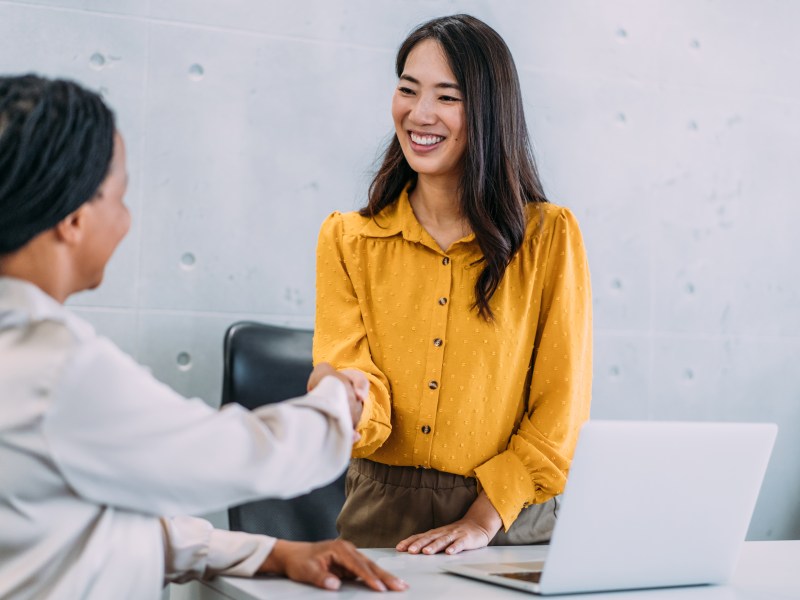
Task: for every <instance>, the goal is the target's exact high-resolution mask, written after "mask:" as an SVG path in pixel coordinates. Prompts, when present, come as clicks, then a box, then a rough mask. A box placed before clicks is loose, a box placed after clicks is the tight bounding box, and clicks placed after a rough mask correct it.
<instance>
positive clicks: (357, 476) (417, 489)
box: [336, 458, 559, 548]
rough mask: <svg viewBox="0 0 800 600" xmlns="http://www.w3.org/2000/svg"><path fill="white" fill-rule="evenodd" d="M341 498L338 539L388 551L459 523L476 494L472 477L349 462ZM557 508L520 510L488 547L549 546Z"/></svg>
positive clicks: (554, 501)
mask: <svg viewBox="0 0 800 600" xmlns="http://www.w3.org/2000/svg"><path fill="white" fill-rule="evenodd" d="M345 494H346V500H345V503H344V507H343V508H342V512H341V513H340V514H339V518H338V519H337V520H336V527H337V529H338V530H339V534H340V536H341V537H342V538H343V539H345V540H348V541H350V542H353V543H354V544H355V545H356V546H358V547H359V548H393V547H394V546H395V545H397V543H398V542H399V541H401V540H403V539H405V538H407V537H408V536H410V535H414V534H415V533H423V532H425V531H427V530H429V529H433V528H435V527H441V526H443V525H449V524H450V523H453V522H454V521H457V520H458V519H460V518H461V517H463V516H464V514H465V513H466V512H467V509H469V507H470V506H471V505H472V503H473V502H474V501H475V498H477V496H478V490H477V482H476V480H475V479H474V478H472V477H463V476H461V475H453V474H452V473H443V472H441V471H436V470H434V469H418V468H416V467H392V466H389V465H384V464H381V463H376V462H373V461H370V460H367V459H363V458H355V459H353V460H352V461H351V462H350V468H349V469H348V471H347V477H346V479H345ZM558 504H559V499H558V497H556V498H552V499H551V500H548V501H547V502H545V503H544V504H534V505H531V506H529V507H527V508H524V509H523V510H522V512H521V513H520V515H519V517H518V518H517V520H516V521H514V523H513V524H512V525H511V527H510V528H509V530H508V531H503V529H502V528H501V529H500V531H499V532H498V533H497V535H496V536H495V537H494V539H492V541H491V544H490V545H493V546H513V545H523V544H542V543H547V542H549V541H550V535H551V533H552V531H553V527H555V523H556V517H557V513H558Z"/></svg>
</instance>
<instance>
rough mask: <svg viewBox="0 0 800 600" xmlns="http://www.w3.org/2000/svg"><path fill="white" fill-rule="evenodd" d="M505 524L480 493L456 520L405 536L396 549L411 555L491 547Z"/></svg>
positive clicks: (483, 493) (450, 552)
mask: <svg viewBox="0 0 800 600" xmlns="http://www.w3.org/2000/svg"><path fill="white" fill-rule="evenodd" d="M502 525H503V521H502V519H500V513H498V512H497V510H496V509H495V507H494V506H493V505H492V503H491V502H490V501H489V497H488V496H487V495H486V492H481V493H480V494H478V497H477V498H476V499H475V502H473V503H472V506H470V507H469V510H468V511H467V514H465V515H464V516H463V517H462V518H461V519H459V520H458V521H456V522H455V523H450V525H445V526H443V527H437V528H436V529H431V530H429V531H426V532H425V533H418V534H416V535H412V536H409V537H407V538H406V539H404V540H403V541H402V542H400V543H399V544H397V546H395V548H396V549H397V551H398V552H408V553H409V554H420V553H422V554H436V553H437V552H442V551H444V552H445V553H447V554H458V553H459V552H461V551H463V550H477V549H478V548H483V547H484V546H488V545H489V542H490V541H491V540H492V538H493V537H494V535H495V534H496V533H497V532H498V531H500V527H501V526H502Z"/></svg>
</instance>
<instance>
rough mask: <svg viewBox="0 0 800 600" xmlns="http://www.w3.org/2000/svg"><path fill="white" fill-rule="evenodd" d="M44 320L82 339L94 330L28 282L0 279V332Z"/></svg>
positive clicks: (15, 279)
mask: <svg viewBox="0 0 800 600" xmlns="http://www.w3.org/2000/svg"><path fill="white" fill-rule="evenodd" d="M41 321H55V322H58V323H64V324H65V325H66V326H67V327H68V328H69V329H70V330H71V331H72V332H73V333H75V334H76V335H77V336H78V337H79V338H84V337H87V336H90V335H92V334H93V333H94V329H93V328H92V326H91V325H89V323H87V322H85V321H83V320H82V319H80V318H78V317H77V316H75V315H73V314H72V313H71V312H70V311H69V310H68V309H66V308H65V307H64V306H63V305H62V304H61V303H59V302H58V301H57V300H56V299H55V298H53V297H52V296H50V295H48V294H46V293H45V292H44V291H42V290H41V289H40V288H39V287H37V286H36V285H34V284H32V283H30V282H29V281H24V280H22V279H17V278H15V277H0V331H2V330H3V329H11V328H15V327H25V326H27V325H30V324H33V323H38V322H41Z"/></svg>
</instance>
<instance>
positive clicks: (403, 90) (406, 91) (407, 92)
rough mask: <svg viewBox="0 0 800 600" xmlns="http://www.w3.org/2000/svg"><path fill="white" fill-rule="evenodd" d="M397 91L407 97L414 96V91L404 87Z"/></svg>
mask: <svg viewBox="0 0 800 600" xmlns="http://www.w3.org/2000/svg"><path fill="white" fill-rule="evenodd" d="M397 91H398V92H400V93H401V94H403V95H405V96H413V95H414V90H412V89H411V88H407V87H403V86H400V87H399V88H397Z"/></svg>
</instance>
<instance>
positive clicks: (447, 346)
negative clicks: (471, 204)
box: [314, 193, 592, 529]
mask: <svg viewBox="0 0 800 600" xmlns="http://www.w3.org/2000/svg"><path fill="white" fill-rule="evenodd" d="M527 212H528V221H529V223H528V227H527V231H526V236H525V239H524V241H523V244H522V247H521V248H520V250H519V252H518V253H517V254H516V256H515V257H514V259H513V260H512V261H511V263H510V264H509V265H508V268H507V269H506V272H505V275H504V276H503V279H502V281H501V283H500V286H499V287H498V289H497V291H496V293H495V294H494V296H493V297H492V300H491V307H492V310H493V312H494V315H495V318H494V321H493V322H487V321H485V320H483V319H482V318H481V317H480V316H479V315H478V314H477V311H476V310H475V309H473V308H472V304H473V302H474V286H475V281H476V279H477V276H478V274H479V273H480V270H481V268H482V263H481V261H480V259H481V257H482V254H481V251H480V248H479V246H478V244H477V243H476V241H475V238H474V235H469V236H467V237H465V238H463V239H461V240H459V241H457V242H455V243H454V244H453V245H452V246H450V248H448V249H447V251H446V252H445V251H443V250H442V249H441V248H440V247H439V246H438V245H437V244H436V242H435V241H434V240H433V238H432V237H431V236H430V235H429V234H428V233H427V231H425V229H424V228H423V227H422V226H421V225H420V224H419V222H418V221H417V219H416V217H415V216H414V213H413V210H412V208H411V205H410V204H409V202H408V197H407V194H406V193H403V194H402V195H401V196H400V198H398V200H397V201H396V202H395V203H394V204H392V205H390V206H388V207H387V208H385V209H384V210H383V211H382V212H381V213H380V214H379V215H377V217H376V218H375V219H370V218H367V217H362V216H360V215H359V214H358V213H348V214H341V213H333V214H332V215H331V216H330V217H328V219H327V220H326V221H325V222H324V223H323V225H322V229H321V231H320V236H319V243H318V247H317V313H316V327H315V335H314V362H315V363H317V362H321V361H328V362H331V363H332V364H333V365H334V366H336V367H337V368H346V367H349V368H357V369H360V370H362V371H363V372H365V373H366V374H367V376H368V377H369V379H370V382H371V384H372V385H371V388H370V389H371V391H370V395H371V402H369V403H368V405H367V407H366V409H365V411H364V414H363V416H362V419H361V422H360V423H359V426H358V429H359V431H360V433H361V435H362V437H361V440H360V441H359V442H358V443H357V444H356V445H355V446H354V448H353V455H354V456H355V457H358V458H369V459H370V460H373V461H377V462H380V463H384V464H388V465H398V466H415V467H421V468H433V469H437V470H439V471H445V472H448V473H455V474H458V475H465V476H471V477H476V478H477V479H478V484H479V486H480V488H481V489H483V490H485V491H486V493H487V495H488V497H489V499H490V500H491V502H492V504H493V505H494V507H495V508H496V509H497V510H498V512H499V513H500V516H501V517H502V519H503V524H504V526H505V528H506V529H507V528H508V527H509V526H510V525H511V524H512V523H513V522H514V520H515V519H516V517H517V515H518V514H519V512H520V510H522V508H523V507H524V506H527V505H529V504H534V503H541V502H545V501H547V500H549V499H550V498H552V497H553V496H555V495H557V494H559V493H561V492H562V490H563V488H564V484H565V482H566V476H567V472H568V470H569V466H570V460H571V458H572V453H573V451H574V448H575V443H576V440H577V433H578V429H579V428H580V426H581V424H582V423H583V422H584V421H585V420H586V419H587V418H588V417H589V405H590V399H591V375H592V313H591V284H590V277H589V269H588V265H587V261H586V253H585V249H584V245H583V240H582V237H581V233H580V229H579V227H578V223H577V221H576V219H575V217H574V216H573V215H572V213H571V212H570V211H569V210H568V209H566V208H561V207H558V206H555V205H553V204H531V205H529V206H528V208H527Z"/></svg>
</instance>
